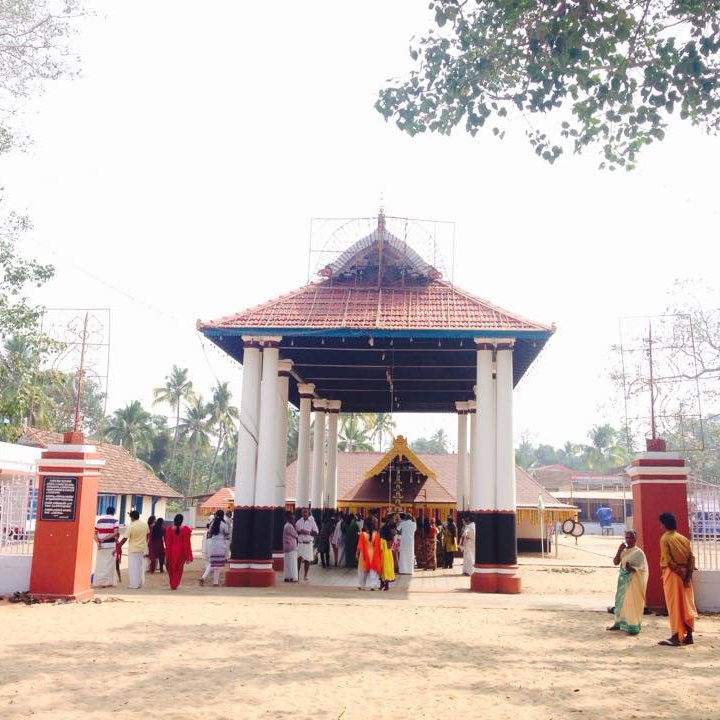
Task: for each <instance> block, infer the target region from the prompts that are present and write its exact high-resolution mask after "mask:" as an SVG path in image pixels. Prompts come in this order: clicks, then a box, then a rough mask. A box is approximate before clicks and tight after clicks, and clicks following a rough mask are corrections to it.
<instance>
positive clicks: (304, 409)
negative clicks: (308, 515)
mask: <svg viewBox="0 0 720 720" xmlns="http://www.w3.org/2000/svg"><path fill="white" fill-rule="evenodd" d="M298 392H299V394H300V422H299V426H298V459H297V473H296V474H295V508H296V509H299V508H302V507H307V506H308V504H309V502H310V411H311V410H312V397H313V393H314V392H315V386H314V385H313V384H312V383H308V384H305V385H303V384H300V385H298Z"/></svg>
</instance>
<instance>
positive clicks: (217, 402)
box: [207, 382, 240, 490]
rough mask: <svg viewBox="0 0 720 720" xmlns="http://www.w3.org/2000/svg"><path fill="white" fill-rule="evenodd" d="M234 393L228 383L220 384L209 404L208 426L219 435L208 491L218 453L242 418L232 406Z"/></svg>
mask: <svg viewBox="0 0 720 720" xmlns="http://www.w3.org/2000/svg"><path fill="white" fill-rule="evenodd" d="M231 398H232V393H231V392H230V388H229V387H228V383H227V382H223V383H221V382H218V384H217V386H216V387H215V388H214V389H213V398H212V400H211V401H210V402H209V403H208V406H207V408H208V411H209V414H210V419H209V421H208V425H209V427H210V428H212V429H213V431H214V433H215V434H216V435H217V439H218V441H217V445H216V447H215V452H214V453H213V459H212V463H211V465H210V472H209V473H208V478H207V489H208V490H209V489H210V483H211V482H212V477H213V472H214V471H215V461H216V460H217V456H218V453H219V452H220V448H221V447H222V445H223V443H224V441H225V436H226V435H227V434H228V432H229V431H230V429H231V428H234V427H235V423H236V422H237V420H238V418H239V417H240V413H239V412H238V409H237V408H236V407H235V406H234V405H231V404H230V399H231Z"/></svg>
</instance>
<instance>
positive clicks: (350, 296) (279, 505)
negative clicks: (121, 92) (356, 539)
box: [199, 212, 553, 592]
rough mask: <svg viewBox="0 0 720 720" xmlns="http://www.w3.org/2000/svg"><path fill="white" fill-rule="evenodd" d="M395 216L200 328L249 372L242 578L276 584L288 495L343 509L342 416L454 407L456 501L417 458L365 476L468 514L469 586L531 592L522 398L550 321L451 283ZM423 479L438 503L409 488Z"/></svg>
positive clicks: (237, 535) (387, 493) (237, 536)
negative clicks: (522, 539) (289, 464)
mask: <svg viewBox="0 0 720 720" xmlns="http://www.w3.org/2000/svg"><path fill="white" fill-rule="evenodd" d="M388 220H389V219H388V218H386V217H385V215H384V213H383V212H381V213H380V214H379V216H378V219H377V226H376V228H375V229H374V230H373V231H372V232H371V233H370V234H369V235H367V236H365V237H362V238H360V239H358V240H357V241H356V242H355V243H354V244H352V245H351V246H350V247H348V248H346V249H345V250H344V252H342V253H341V254H340V255H339V256H338V257H337V259H336V260H335V261H334V262H332V263H330V264H328V265H327V266H325V267H323V268H322V269H321V270H320V272H319V280H317V281H316V282H312V283H309V284H308V285H305V286H303V287H301V288H299V289H298V290H295V291H294V292H291V293H288V294H286V295H283V296H281V297H279V298H277V299H276V300H272V301H270V302H267V303H265V304H263V305H258V306H256V307H254V308H251V309H249V310H247V311H244V312H241V313H238V314H236V315H233V316H229V317H224V318H221V319H219V320H216V321H211V322H206V323H201V324H200V325H199V329H200V331H201V332H202V333H203V334H204V335H205V336H206V337H208V338H209V339H210V340H212V342H214V343H215V344H216V345H218V347H220V348H221V349H222V350H224V351H225V352H227V353H228V354H229V355H231V356H232V357H233V358H235V359H236V360H237V361H238V362H240V363H241V364H242V365H243V392H242V401H241V423H240V433H239V440H238V457H239V462H238V469H237V476H236V484H235V517H236V521H235V522H234V526H233V544H232V561H231V563H230V570H229V572H228V575H227V583H228V584H230V585H259V586H267V585H272V584H274V583H275V575H274V572H273V567H275V568H277V567H278V565H279V560H280V559H281V556H282V524H283V515H284V512H285V505H286V502H287V500H288V499H289V500H291V501H292V502H294V504H295V506H296V507H297V508H301V507H308V508H309V509H310V510H311V511H313V514H315V515H316V517H317V518H321V517H322V514H323V511H325V510H327V511H329V512H331V513H335V512H337V510H338V508H340V507H342V505H341V500H342V498H341V497H340V496H339V472H338V464H339V462H340V457H341V456H342V455H343V454H344V453H338V452H337V423H338V415H339V413H340V412H341V411H342V412H353V413H360V412H387V411H388V410H391V411H392V412H393V413H395V412H414V413H417V412H448V413H449V412H452V413H454V414H457V418H458V453H457V457H458V460H457V461H456V463H455V468H454V475H453V477H454V480H453V482H454V485H455V493H454V498H453V496H452V494H449V493H447V488H443V486H442V484H439V483H437V482H436V481H435V480H434V479H433V477H432V472H430V471H432V468H429V467H425V468H424V469H423V466H422V464H421V465H418V464H415V463H414V462H413V461H410V462H409V464H408V466H407V468H406V469H403V467H402V463H404V462H405V461H404V460H401V461H400V464H398V462H396V461H393V460H390V461H389V462H387V463H386V464H385V465H383V466H382V467H380V466H378V467H377V468H376V469H375V472H374V473H373V474H371V476H370V477H365V478H364V480H365V481H367V480H369V479H370V478H375V480H374V481H373V482H371V483H370V485H372V489H373V492H375V493H377V496H372V497H374V498H375V500H376V501H378V502H380V501H382V502H383V503H385V502H387V504H388V506H390V507H392V506H393V503H394V498H393V492H399V493H400V496H401V500H400V504H403V503H404V502H405V501H406V500H407V501H408V502H410V501H411V502H412V503H413V508H414V510H416V511H417V514H418V515H419V514H420V513H419V511H420V510H421V509H422V510H423V514H424V505H426V504H427V505H428V510H429V509H430V507H431V506H432V503H433V502H435V503H436V506H435V507H437V508H441V507H444V506H446V505H447V506H448V509H450V508H451V507H453V506H454V507H453V509H454V510H455V511H457V510H461V511H465V512H469V513H470V514H471V516H472V518H473V522H474V525H475V544H476V548H475V558H474V563H473V572H472V575H471V578H470V586H471V588H472V589H473V590H477V591H486V592H497V591H500V592H518V591H519V590H520V583H519V579H518V578H517V574H516V569H517V530H518V526H517V519H518V518H517V507H518V505H517V494H516V472H515V463H514V450H513V427H512V391H513V388H514V386H515V385H516V384H517V383H518V382H519V381H520V379H521V378H522V376H523V374H524V373H525V371H526V370H527V369H528V367H529V366H530V364H531V363H532V361H533V360H534V359H535V357H537V355H538V353H539V352H540V351H541V349H542V347H543V346H544V344H545V343H546V342H547V340H548V339H549V338H550V336H551V335H552V332H553V328H551V327H549V326H547V325H542V324H539V323H535V322H532V321H529V320H527V319H525V318H522V317H520V316H518V315H515V314H513V313H511V312H509V311H506V310H503V309H501V308H499V307H497V306H496V305H493V304H491V303H489V302H487V301H486V300H482V299H480V298H478V297H475V296H474V295H471V294H470V293H468V292H465V291H464V290H460V289H459V288H457V287H456V286H455V285H453V284H452V283H451V282H448V281H447V280H444V279H443V278H442V276H441V273H440V272H439V271H438V270H437V268H435V267H433V265H431V264H430V263H429V262H427V260H426V259H424V258H423V257H421V255H420V254H419V253H418V252H416V251H415V250H414V249H413V248H412V247H411V243H409V242H408V241H407V240H401V239H400V237H399V236H398V235H396V234H393V233H392V232H390V230H389V229H388V226H387V224H388ZM390 220H392V219H390ZM406 225H407V223H406ZM278 399H279V402H278ZM288 401H289V402H291V403H292V404H293V405H295V406H296V407H298V408H299V411H300V429H299V442H298V460H297V463H296V471H295V478H294V485H293V486H292V489H290V485H289V483H288V484H287V485H286V476H285V474H283V472H282V461H281V458H284V456H285V454H284V443H285V440H286V428H285V426H284V424H283V423H284V418H285V416H286V413H285V412H284V406H285V403H286V402H288ZM312 413H314V430H313V439H312V442H311V438H310V421H311V414H312ZM468 419H469V422H468ZM406 459H407V458H406ZM379 460H380V459H379V458H378V462H379ZM393 463H394V464H393ZM411 466H412V469H410V468H411ZM398 472H399V477H400V478H401V482H400V483H399V485H397V486H396V487H395V489H394V488H393V482H394V481H397V477H398ZM408 472H409V473H410V476H409V477H408V478H407V483H405V481H404V480H403V477H404V475H403V473H405V474H407V473H408ZM433 472H434V471H433ZM383 473H387V475H386V478H387V479H386V480H385V481H384V482H381V479H382V478H383V477H384V476H383ZM393 474H394V476H393V477H391V475H393ZM413 477H415V478H417V485H415V483H414V482H411V480H413ZM421 481H422V487H423V488H425V490H426V491H427V501H426V499H425V497H422V496H421V495H419V494H417V493H416V494H414V495H413V494H412V490H415V489H417V490H418V491H419V490H420V487H421ZM370 485H368V488H367V489H368V492H369V490H370V489H371V488H370ZM406 485H407V492H408V493H409V494H408V495H407V497H406V496H405V493H406V490H405V487H406ZM431 488H434V489H432V490H431ZM360 489H361V488H358V491H360ZM442 490H445V491H446V493H445V495H443V493H442ZM363 492H365V491H364V490H363ZM433 493H436V494H437V497H435V496H434V495H433ZM380 494H382V497H379V495H380ZM411 496H412V497H411ZM534 500H537V497H536V498H534ZM423 524H424V518H423Z"/></svg>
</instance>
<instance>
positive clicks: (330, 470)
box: [325, 400, 340, 510]
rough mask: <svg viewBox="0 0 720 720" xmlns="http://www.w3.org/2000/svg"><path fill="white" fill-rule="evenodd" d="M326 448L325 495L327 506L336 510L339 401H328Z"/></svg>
mask: <svg viewBox="0 0 720 720" xmlns="http://www.w3.org/2000/svg"><path fill="white" fill-rule="evenodd" d="M327 405H328V443H327V445H328V447H327V476H326V477H325V493H326V495H327V506H328V507H329V508H330V509H331V510H336V509H337V506H338V495H337V490H338V488H337V446H338V418H339V416H340V401H339V400H328V404H327Z"/></svg>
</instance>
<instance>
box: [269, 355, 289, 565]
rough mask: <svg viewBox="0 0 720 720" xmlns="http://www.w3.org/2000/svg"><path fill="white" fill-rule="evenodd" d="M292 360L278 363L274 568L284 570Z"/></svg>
mask: <svg viewBox="0 0 720 720" xmlns="http://www.w3.org/2000/svg"><path fill="white" fill-rule="evenodd" d="M291 370H292V360H280V362H279V363H278V431H277V435H276V447H277V464H276V466H275V506H274V507H273V555H272V557H273V570H275V571H276V572H282V571H283V568H284V565H285V563H284V558H285V554H284V553H283V542H282V536H283V528H284V527H285V501H286V496H287V493H286V491H285V468H286V466H287V431H288V416H287V409H288V385H289V382H290V371H291Z"/></svg>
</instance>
